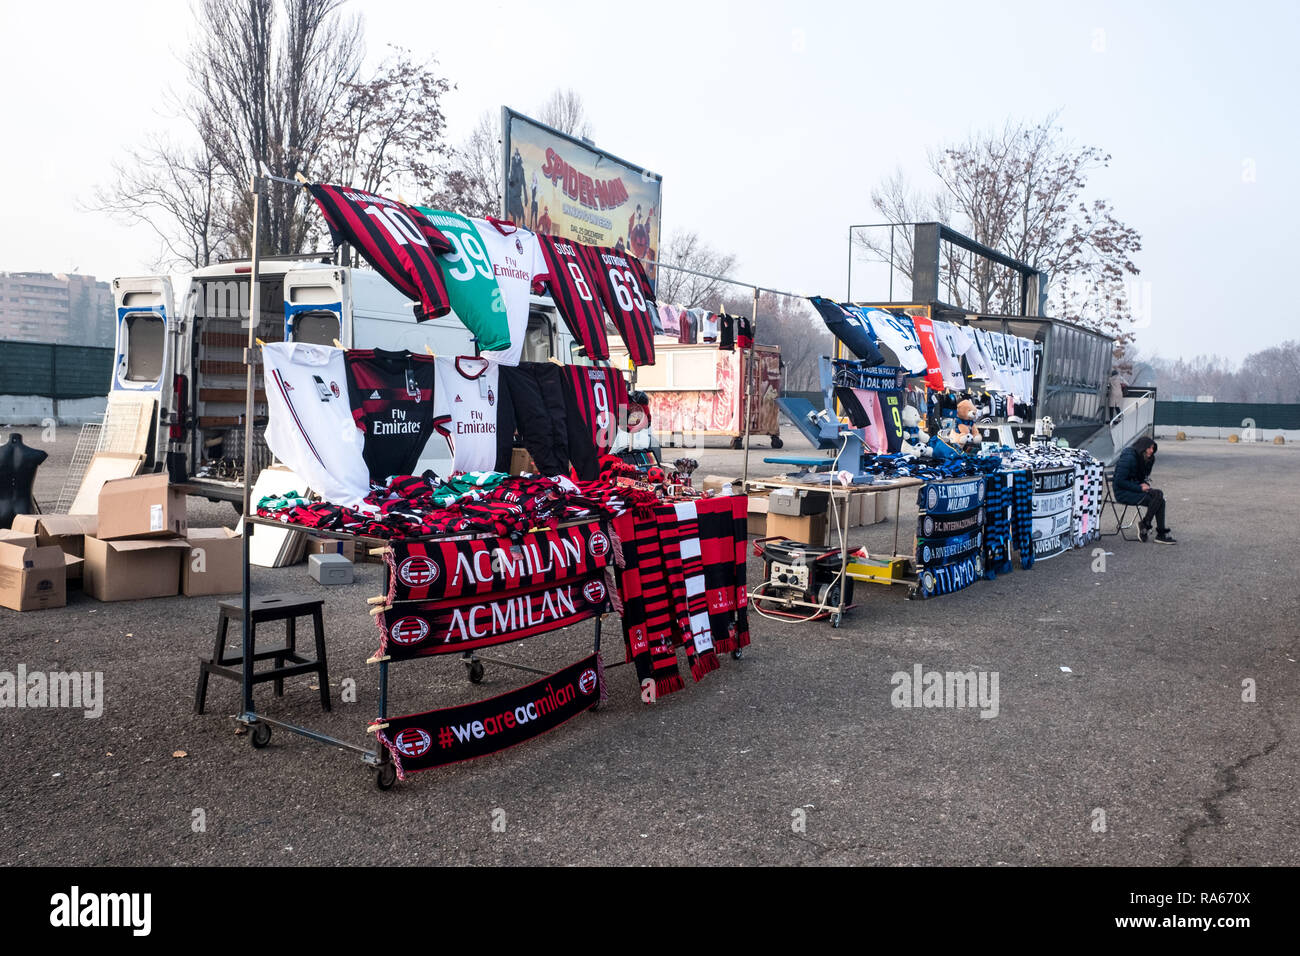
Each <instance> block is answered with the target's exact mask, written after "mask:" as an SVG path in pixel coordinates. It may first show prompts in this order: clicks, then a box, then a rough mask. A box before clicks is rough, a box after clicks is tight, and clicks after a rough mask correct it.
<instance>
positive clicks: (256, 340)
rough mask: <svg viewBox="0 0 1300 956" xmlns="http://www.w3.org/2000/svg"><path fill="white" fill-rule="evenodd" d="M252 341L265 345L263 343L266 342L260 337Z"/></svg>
mask: <svg viewBox="0 0 1300 956" xmlns="http://www.w3.org/2000/svg"><path fill="white" fill-rule="evenodd" d="M253 341H254V342H256V343H257V344H258V345H265V344H266V343H265V342H263V341H262V340H261V339H253Z"/></svg>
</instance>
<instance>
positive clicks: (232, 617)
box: [194, 594, 330, 714]
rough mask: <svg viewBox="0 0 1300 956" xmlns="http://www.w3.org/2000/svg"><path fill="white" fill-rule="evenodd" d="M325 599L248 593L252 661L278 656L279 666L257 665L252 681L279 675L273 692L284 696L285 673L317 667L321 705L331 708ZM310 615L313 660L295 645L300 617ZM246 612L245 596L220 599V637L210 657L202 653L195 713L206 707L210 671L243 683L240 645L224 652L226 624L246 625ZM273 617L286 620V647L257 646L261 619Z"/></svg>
mask: <svg viewBox="0 0 1300 956" xmlns="http://www.w3.org/2000/svg"><path fill="white" fill-rule="evenodd" d="M324 604H325V601H324V599H323V598H317V597H311V596H309V595H305V594H266V595H263V596H261V597H250V598H249V618H250V620H249V630H250V631H251V632H252V638H253V641H252V644H253V662H252V666H253V667H254V668H255V667H256V665H257V662H258V661H265V660H274V661H275V666H273V667H271V668H269V669H267V670H264V671H260V672H259V671H254V673H253V684H255V685H256V684H261V683H264V682H266V681H269V680H273V681H275V696H276V697H283V696H284V679H285V678H286V677H295V676H297V675H298V674H311V673H315V674H316V675H317V678H318V682H319V684H320V705H321V707H322V708H323V709H324V710H329V709H330V688H329V672H328V670H327V668H326V661H325V626H324V623H323V621H322V619H321V609H322V608H323V607H324ZM309 615H310V617H311V619H312V625H313V627H314V629H315V633H316V659H315V660H309V659H308V658H305V657H303V656H301V655H300V654H299V653H298V648H297V633H296V627H295V625H296V624H297V619H298V618H300V617H307V616H309ZM243 616H244V606H243V604H242V603H241V602H239V601H222V602H221V604H220V616H219V617H218V619H217V638H216V643H215V644H214V645H213V648H212V659H211V660H204V659H203V658H199V684H198V687H197V688H196V689H195V692H194V713H196V714H201V713H203V703H204V699H205V698H206V697H207V695H208V675H209V674H216V675H217V676H219V677H226V678H229V679H230V680H233V681H235V683H241V682H242V681H243V679H244V675H243V671H242V667H243V663H244V658H243V653H242V648H241V651H240V653H239V654H238V655H236V656H234V657H227V656H226V631H227V628H228V627H229V626H230V622H231V621H234V622H235V624H236V627H238V628H241V629H242V626H243ZM269 621H284V622H285V624H284V627H285V643H284V646H283V647H273V648H271V649H269V650H265V651H259V650H257V625H258V624H265V623H267V622H269ZM286 662H287V663H286Z"/></svg>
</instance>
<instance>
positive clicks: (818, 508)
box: [700, 475, 893, 546]
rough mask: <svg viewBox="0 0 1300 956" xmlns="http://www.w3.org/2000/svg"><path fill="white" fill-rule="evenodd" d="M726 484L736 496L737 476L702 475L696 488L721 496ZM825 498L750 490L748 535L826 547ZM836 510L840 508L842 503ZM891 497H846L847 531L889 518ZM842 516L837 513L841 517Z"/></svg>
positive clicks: (801, 491)
mask: <svg viewBox="0 0 1300 956" xmlns="http://www.w3.org/2000/svg"><path fill="white" fill-rule="evenodd" d="M727 485H730V486H731V489H732V492H733V493H734V494H740V493H741V488H742V487H743V483H742V482H741V480H740V478H739V476H735V477H729V476H723V475H706V476H705V477H704V480H703V482H702V483H701V485H700V487H701V488H702V490H703V491H704V492H705V493H706V494H707V493H708V492H710V491H712V492H713V493H715V494H721V493H722V492H723V491H724V489H725V488H726V487H727ZM828 505H829V495H828V494H827V493H824V492H818V491H817V490H815V489H793V488H788V489H783V490H777V491H767V490H755V489H751V491H750V493H749V533H750V534H751V535H754V536H755V537H766V538H775V537H785V538H790V539H792V540H794V541H803V542H805V543H807V544H811V545H817V546H827V545H828V543H829V540H830V530H831V528H833V527H835V525H834V524H833V522H832V520H831V517H830V515H829V513H828V511H827V508H828ZM836 508H837V509H842V508H844V503H843V502H842V501H837V502H836ZM892 509H893V495H892V494H890V493H888V492H871V491H865V490H864V491H855V492H853V493H852V494H851V495H849V501H848V509H847V511H848V514H847V521H848V525H847V527H849V528H858V527H861V526H863V525H872V524H876V523H877V522H880V521H884V520H885V519H886V518H888V517H891V516H892V515H893V510H892ZM843 514H844V513H843V512H842V511H841V515H843Z"/></svg>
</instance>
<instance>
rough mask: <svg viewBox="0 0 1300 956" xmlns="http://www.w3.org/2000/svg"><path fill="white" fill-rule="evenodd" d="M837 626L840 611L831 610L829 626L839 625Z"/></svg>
mask: <svg viewBox="0 0 1300 956" xmlns="http://www.w3.org/2000/svg"><path fill="white" fill-rule="evenodd" d="M839 626H840V612H839V611H833V612H832V613H831V627H839Z"/></svg>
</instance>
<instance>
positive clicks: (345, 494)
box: [262, 342, 370, 507]
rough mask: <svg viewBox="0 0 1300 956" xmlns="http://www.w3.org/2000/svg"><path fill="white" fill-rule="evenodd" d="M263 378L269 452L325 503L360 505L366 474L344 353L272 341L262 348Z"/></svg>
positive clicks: (367, 482)
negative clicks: (350, 398) (354, 417)
mask: <svg viewBox="0 0 1300 956" xmlns="http://www.w3.org/2000/svg"><path fill="white" fill-rule="evenodd" d="M262 373H263V377H264V379H265V387H266V402H267V410H268V412H269V413H270V421H269V422H268V423H267V426H266V445H267V447H268V448H270V449H271V452H272V453H273V454H274V455H275V457H276V458H278V459H279V460H280V461H282V462H284V463H285V464H286V465H288V466H289V467H290V468H291V469H293V472H294V474H296V475H299V476H301V477H302V479H303V480H304V481H306V482H307V485H308V487H310V488H311V490H312V491H315V492H317V493H318V494H319V495H320V496H321V497H322V498H324V499H325V500H326V501H329V502H332V503H333V504H337V505H347V506H348V507H355V506H356V505H358V504H360V502H361V499H363V498H364V497H365V496H366V495H368V494H369V493H370V475H369V472H368V471H367V469H366V462H365V459H364V458H363V457H362V438H361V435H360V433H359V432H358V431H357V426H356V424H355V422H354V421H353V419H352V410H351V407H350V405H349V403H348V391H347V388H348V383H347V374H346V370H345V368H344V362H343V350H342V349H334V348H330V347H329V346H325V345H307V344H305V343H301V342H271V343H268V344H267V345H265V346H263V347H262ZM301 490H303V491H305V490H306V489H301Z"/></svg>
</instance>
